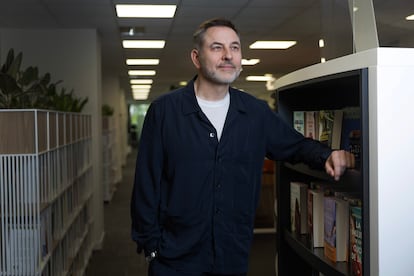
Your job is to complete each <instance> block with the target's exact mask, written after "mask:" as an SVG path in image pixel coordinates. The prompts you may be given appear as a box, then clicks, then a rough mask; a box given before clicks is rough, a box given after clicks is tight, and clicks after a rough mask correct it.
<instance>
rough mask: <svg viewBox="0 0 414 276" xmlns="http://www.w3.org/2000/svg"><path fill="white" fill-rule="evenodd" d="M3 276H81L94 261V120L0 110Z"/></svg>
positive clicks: (0, 268) (0, 267) (0, 269)
mask: <svg viewBox="0 0 414 276" xmlns="http://www.w3.org/2000/svg"><path fill="white" fill-rule="evenodd" d="M0 125H1V126H2V127H3V130H7V131H2V132H1V134H0V137H1V141H2V143H1V145H0V202H1V203H0V250H1V254H0V255H1V257H0V275H45V276H47V275H53V276H55V275H83V274H84V271H85V269H86V266H87V263H88V260H89V258H90V256H91V253H92V239H91V231H90V226H91V223H92V216H91V211H92V210H91V208H92V206H91V197H92V186H91V185H92V162H91V116H90V115H84V114H78V113H62V112H54V111H45V110H36V109H33V110H32V109H18V110H1V111H0Z"/></svg>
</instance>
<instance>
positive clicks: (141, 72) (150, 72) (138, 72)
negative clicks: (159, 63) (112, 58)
mask: <svg viewBox="0 0 414 276" xmlns="http://www.w3.org/2000/svg"><path fill="white" fill-rule="evenodd" d="M155 74H156V72H155V70H129V71H128V75H130V76H155Z"/></svg>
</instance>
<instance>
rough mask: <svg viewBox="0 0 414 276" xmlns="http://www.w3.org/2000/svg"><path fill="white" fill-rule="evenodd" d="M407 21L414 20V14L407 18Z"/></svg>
mask: <svg viewBox="0 0 414 276" xmlns="http://www.w3.org/2000/svg"><path fill="white" fill-rule="evenodd" d="M405 19H406V20H414V14H412V15H409V16H407V17H406V18H405Z"/></svg>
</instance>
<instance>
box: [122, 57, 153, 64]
mask: <svg viewBox="0 0 414 276" xmlns="http://www.w3.org/2000/svg"><path fill="white" fill-rule="evenodd" d="M159 63H160V60H159V59H154V58H152V59H150V58H129V59H127V60H126V64H127V65H158V64H159Z"/></svg>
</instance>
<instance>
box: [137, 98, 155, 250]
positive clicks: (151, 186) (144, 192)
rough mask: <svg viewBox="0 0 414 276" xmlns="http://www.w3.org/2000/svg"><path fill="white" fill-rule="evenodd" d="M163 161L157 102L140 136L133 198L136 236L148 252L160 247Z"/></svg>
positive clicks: (151, 108)
mask: <svg viewBox="0 0 414 276" xmlns="http://www.w3.org/2000/svg"><path fill="white" fill-rule="evenodd" d="M162 164H163V150H162V139H161V116H160V110H159V106H157V105H156V103H153V104H152V105H151V106H150V108H149V109H148V111H147V115H146V116H145V120H144V125H143V129H142V133H141V137H140V144H139V149H138V156H137V161H136V169H135V179H134V187H133V191H132V198H131V220H132V233H131V235H132V239H133V240H134V241H135V242H136V243H137V251H138V253H140V252H141V251H142V250H144V253H145V255H148V254H149V253H150V252H152V251H154V250H157V249H158V242H159V239H160V236H161V233H160V227H159V221H158V211H159V202H160V182H161V174H162Z"/></svg>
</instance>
